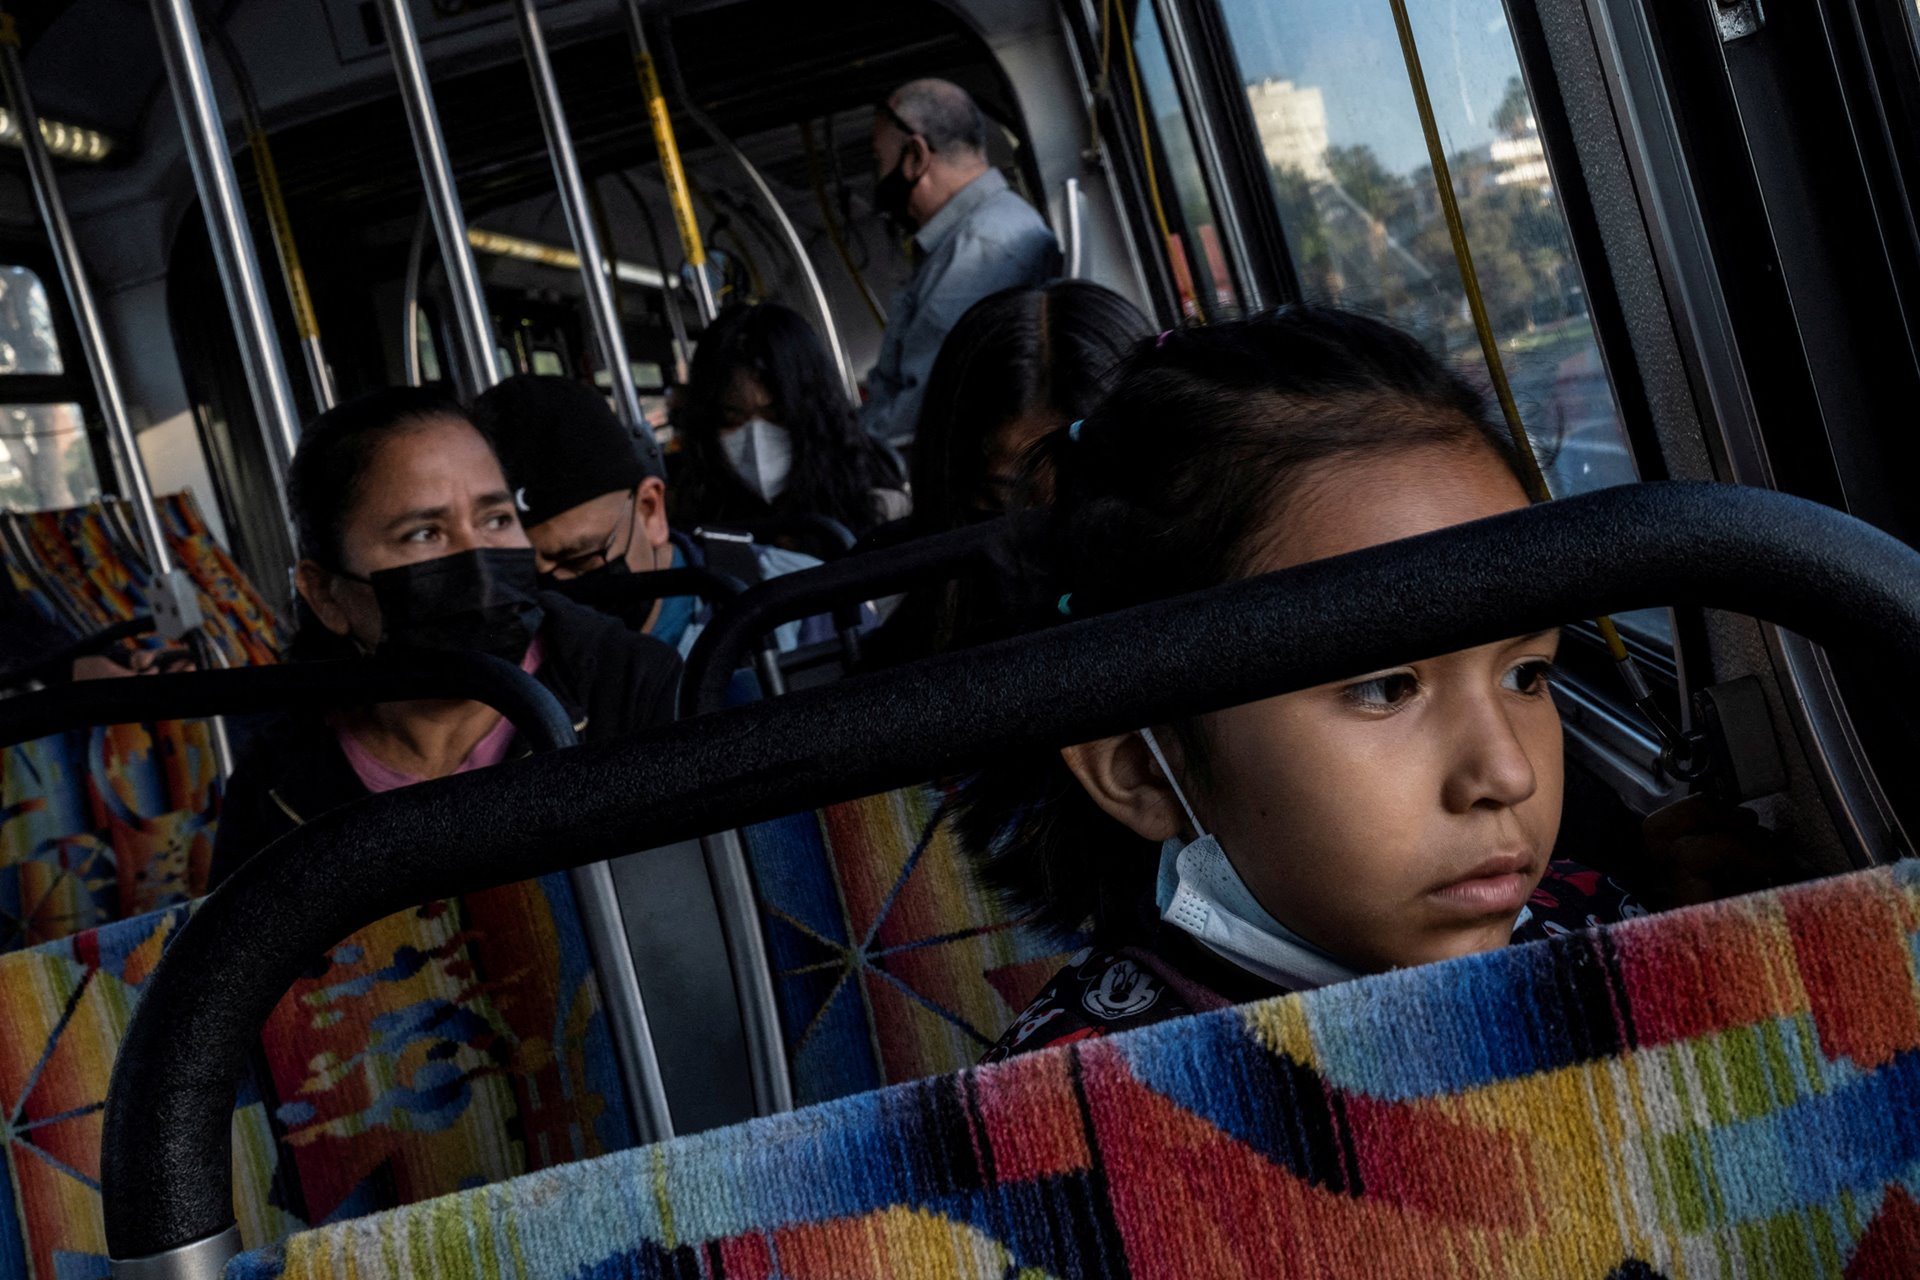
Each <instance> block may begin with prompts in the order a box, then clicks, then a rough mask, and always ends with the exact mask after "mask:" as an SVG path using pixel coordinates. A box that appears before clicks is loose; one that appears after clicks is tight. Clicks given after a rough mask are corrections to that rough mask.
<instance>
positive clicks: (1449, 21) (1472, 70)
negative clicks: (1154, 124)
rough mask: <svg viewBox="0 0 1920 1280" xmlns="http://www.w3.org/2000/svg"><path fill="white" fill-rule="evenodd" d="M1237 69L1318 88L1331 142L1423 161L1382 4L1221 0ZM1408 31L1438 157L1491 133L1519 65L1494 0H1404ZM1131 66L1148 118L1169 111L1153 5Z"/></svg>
mask: <svg viewBox="0 0 1920 1280" xmlns="http://www.w3.org/2000/svg"><path fill="white" fill-rule="evenodd" d="M1220 7H1221V10H1222V11H1223V12H1224V13H1225V15H1226V20H1227V28H1228V31H1229V33H1230V35H1231V36H1232V38H1233V43H1234V50H1235V53H1236V54H1237V55H1238V57H1239V59H1240V70H1241V72H1242V73H1243V74H1244V75H1245V76H1246V78H1247V79H1249V80H1263V79H1266V78H1267V77H1269V76H1272V77H1275V78H1278V79H1283V80H1291V81H1293V82H1294V83H1295V84H1296V85H1317V86H1319V88H1320V89H1321V92H1322V94H1323V95H1324V97H1325V100H1326V106H1327V134H1328V140H1329V141H1330V142H1331V143H1332V144H1333V145H1334V146H1354V145H1357V144H1361V143H1365V144H1367V145H1369V146H1371V147H1372V148H1373V149H1374V151H1375V153H1376V154H1378V155H1379V157H1380V159H1381V160H1382V161H1383V162H1384V163H1385V164H1386V166H1387V167H1388V168H1389V169H1393V170H1396V171H1398V172H1401V173H1410V172H1412V171H1413V170H1415V169H1417V168H1419V167H1421V166H1422V165H1425V164H1426V162H1427V149H1426V143H1425V142H1424V140H1423V139H1422V138H1421V135H1420V120H1419V117H1418V116H1417V115H1416V114H1415V113H1414V107H1413V94H1412V92H1411V91H1410V90H1409V89H1408V88H1407V73H1406V64H1405V63H1404V62H1403V61H1402V60H1401V56H1400V41H1399V38H1398V37H1397V36H1396V35H1395V33H1394V26H1393V10H1392V8H1391V6H1390V5H1388V3H1387V0H1220ZM1408 9H1409V11H1410V13H1411V15H1412V18H1413V34H1414V39H1415V40H1416V42H1417V43H1418V44H1419V46H1420V59H1421V64H1422V66H1423V67H1424V69H1425V71H1426V76H1427V86H1428V89H1429V91H1430V92H1431V93H1432V95H1433V109H1434V115H1435V117H1436V118H1437V119H1438V120H1439V122H1440V130H1441V134H1442V135H1443V137H1444V138H1445V139H1446V143H1447V151H1448V153H1449V154H1451V153H1453V152H1455V151H1459V150H1462V149H1464V148H1469V147H1475V146H1479V145H1482V144H1484V143H1486V142H1487V141H1489V140H1490V139H1491V138H1492V137H1493V128H1492V124H1491V121H1492V118H1493V111H1494V108H1495V107H1496V106H1498V105H1499V103H1500V99H1501V96H1502V95H1503V94H1504V93H1505V92H1506V87H1507V82H1508V80H1509V79H1511V78H1512V77H1513V76H1516V75H1518V74H1519V73H1520V63H1519V59H1518V58H1517V57H1516V56H1515V54H1514V51H1513V39H1512V37H1511V36H1510V35H1508V33H1507V22H1506V14H1505V11H1504V9H1503V7H1502V5H1501V0H1409V2H1408ZM1137 12H1138V13H1139V18H1138V19H1137V21H1139V22H1140V24H1141V26H1142V28H1143V29H1142V30H1141V31H1140V32H1138V33H1136V34H1137V35H1138V36H1139V39H1140V46H1141V58H1142V61H1141V73H1142V76H1143V77H1144V79H1145V82H1146V85H1147V90H1148V93H1149V94H1150V95H1151V96H1152V99H1153V105H1154V110H1155V112H1156V114H1165V113H1167V112H1170V111H1172V110H1174V109H1175V108H1176V105H1177V103H1178V98H1177V97H1176V96H1175V94H1174V90H1173V84H1172V79H1171V72H1170V71H1168V69H1167V66H1166V62H1165V56H1164V53H1162V52H1161V50H1160V42H1159V37H1158V32H1157V31H1153V30H1149V29H1147V28H1148V22H1149V19H1150V15H1151V12H1152V8H1151V6H1149V5H1142V6H1140V8H1139V10H1138V11H1137Z"/></svg>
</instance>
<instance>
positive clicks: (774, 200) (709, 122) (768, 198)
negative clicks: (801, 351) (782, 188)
mask: <svg viewBox="0 0 1920 1280" xmlns="http://www.w3.org/2000/svg"><path fill="white" fill-rule="evenodd" d="M637 3H638V0H628V5H629V7H630V8H631V7H634V6H636V5H637ZM667 67H668V71H669V73H670V75H671V76H672V79H673V82H674V90H675V92H676V93H678V94H679V97H680V105H681V106H682V107H683V108H684V109H685V110H686V113H687V115H688V116H689V117H691V118H692V120H693V122H694V123H695V124H697V125H699V126H700V129H701V131H702V132H704V133H705V134H706V135H707V137H708V138H710V139H711V140H712V141H713V144H714V145H715V146H717V147H719V148H720V149H721V150H722V151H724V152H726V153H727V156H728V158H729V159H731V160H732V161H733V163H734V164H735V165H736V166H737V167H738V168H739V170H740V172H741V173H742V174H743V175H744V176H745V177H746V179H747V182H748V184H749V185H751V186H752V187H753V190H754V193H755V194H756V195H758V196H759V197H760V203H762V204H764V205H765V206H766V207H767V212H768V213H769V214H771V215H773V222H774V225H775V226H777V227H779V228H780V236H781V238H782V239H784V240H785V241H786V242H787V251H788V252H789V253H791V254H792V255H793V262H794V265H795V266H797V267H799V268H800V278H801V279H802V280H804V281H805V282H806V286H807V296H808V297H809V298H811V299H812V300H813V310H814V314H815V315H817V316H818V317H819V319H820V337H821V338H822V340H824V341H825V342H826V344H827V352H828V353H829V354H830V355H832V356H833V363H834V365H835V366H836V367H837V368H838V369H839V370H840V382H841V385H842V386H844V387H845V388H846V392H847V398H848V399H849V400H851V401H853V403H855V404H856V405H857V404H859V403H860V379H859V376H858V375H857V374H855V373H854V371H853V360H852V358H851V357H849V356H848V355H847V347H846V343H844V342H842V341H841V339H840V326H839V325H838V324H837V323H836V322H835V321H834V318H833V304H832V303H830V302H829V301H827V290H826V286H825V285H823V284H821V283H820V273H819V272H818V271H816V270H815V269H814V266H813V259H812V258H810V257H808V256H807V243H806V241H805V240H803V239H801V238H800V230H799V228H798V227H795V226H794V225H793V219H792V218H790V217H788V216H787V211H786V209H785V208H784V207H783V206H782V205H781V203H780V200H779V197H777V196H775V195H774V194H773V188H772V187H770V186H768V185H767V180H766V178H765V177H764V176H763V175H762V174H761V172H760V170H759V168H758V167H757V166H756V165H755V164H754V163H753V161H752V160H750V159H748V158H747V153H746V152H744V151H742V150H741V149H740V148H739V147H738V146H736V145H734V141H733V139H732V138H729V137H728V136H727V135H726V134H725V133H723V132H721V130H720V126H719V125H717V124H715V123H714V122H713V119H712V117H710V116H709V115H707V113H706V112H704V111H702V110H701V109H700V107H699V106H698V104H696V103H695V102H694V100H693V95H692V94H691V93H688V92H687V86H686V83H685V82H684V81H683V80H682V79H681V77H680V64H679V60H678V59H676V58H675V57H674V55H673V49H672V48H671V47H669V48H668V49H667Z"/></svg>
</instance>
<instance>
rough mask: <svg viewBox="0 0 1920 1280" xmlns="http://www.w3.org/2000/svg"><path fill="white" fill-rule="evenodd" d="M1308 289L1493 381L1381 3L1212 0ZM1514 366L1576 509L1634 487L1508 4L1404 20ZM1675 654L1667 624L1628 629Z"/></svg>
mask: <svg viewBox="0 0 1920 1280" xmlns="http://www.w3.org/2000/svg"><path fill="white" fill-rule="evenodd" d="M1220 3H1221V9H1222V11H1223V13H1224V14H1225V17H1226V21H1227V27H1228V31H1229V33H1230V35H1231V37H1232V39H1233V43H1234V50H1235V54H1236V56H1237V57H1238V59H1239V63H1240V69H1241V72H1242V74H1243V75H1244V76H1245V77H1246V81H1247V97H1248V102H1249V105H1250V106H1251V107H1252V109H1253V115H1254V121H1255V126H1256V128H1257V129H1258V131H1259V135H1260V141H1261V145H1262V148H1263V150H1264V151H1265V153H1266V158H1267V164H1268V171H1269V173H1270V175H1271V178H1272V187H1273V197H1274V200H1275V202H1276V204H1277V206H1278V208H1279V212H1280V216H1281V220H1282V222H1283V223H1284V225H1285V228H1286V234H1287V242H1288V247H1289V249H1290V250H1291V252H1292V255H1293V259H1294V266H1295V270H1296V271H1297V272H1298V274H1299V277H1300V283H1301V288H1302V290H1303V292H1304V293H1305V294H1306V296H1307V297H1309V298H1318V299H1325V300H1329V301H1337V302H1340V303H1342V304H1344V305H1347V306H1353V307H1359V308H1362V309H1365V310H1368V311H1371V312H1373V313H1375V314H1378V315H1381V316H1384V317H1386V318H1388V319H1390V320H1392V321H1393V322H1394V323H1396V324H1398V325H1400V326H1401V327H1402V328H1405V329H1407V330H1409V331H1411V332H1413V333H1415V334H1417V335H1418V336H1419V337H1420V338H1421V339H1422V340H1423V341H1425V342H1427V343H1428V344H1429V345H1430V346H1432V347H1433V348H1434V349H1435V350H1437V351H1441V352H1443V353H1446V354H1447V355H1449V356H1450V357H1452V358H1453V359H1455V360H1457V361H1458V362H1459V363H1460V364H1461V365H1462V366H1464V367H1465V368H1466V369H1467V370H1468V371H1469V372H1470V373H1471V374H1472V376H1473V377H1474V378H1475V379H1476V380H1477V381H1478V382H1480V383H1481V385H1483V386H1488V385H1490V379H1489V377H1488V374H1487V368H1486V361H1485V358H1484V356H1483V355H1482V353H1481V351H1480V347H1479V343H1478V340H1477V339H1476V337H1475V334H1474V330H1473V321H1472V316H1471V313H1470V312H1469V310H1468V307H1467V300H1466V292H1465V289H1464V287H1463V286H1462V284H1461V280H1460V272H1459V268H1458V266H1457V264H1456V263H1455V261H1454V255H1453V248H1452V243H1451V241H1450V239H1449V237H1448V234H1447V226H1446V220H1445V218H1444V217H1443V215H1442V213H1441V208H1440V201H1439V198H1438V195H1437V192H1436V187H1435V184H1434V177H1433V167H1432V165H1431V163H1430V162H1429V158H1428V154H1427V147H1426V142H1425V138H1424V136H1423V134H1422V132H1421V128H1420V118H1419V115H1418V113H1417V111H1416V110H1415V107H1414V100H1413V93H1412V90H1411V89H1410V88H1409V87H1408V82H1407V73H1406V65H1405V63H1404V61H1403V60H1402V57H1401V53H1400V44H1399V40H1398V38H1397V36H1396V35H1395V32H1394V25H1393V15H1392V11H1391V9H1390V8H1389V7H1388V6H1387V5H1385V4H1376V5H1354V4H1349V3H1347V2H1346V0H1220ZM1411 9H1412V16H1413V28H1414V36H1415V39H1416V40H1417V42H1418V43H1419V46H1420V51H1421V60H1422V64H1423V67H1424V69H1425V72H1426V77H1427V83H1428V90H1429V92H1430V93H1431V95H1432V98H1433V108H1434V113H1435V116H1436V117H1437V119H1438V122H1439V126H1440V133H1441V137H1442V141H1443V144H1444V147H1445V151H1446V155H1447V161H1448V167H1449V168H1450V169H1451V171H1452V178H1453V188H1454V193H1455V196H1456V197H1457V199H1458V200H1459V203H1460V211H1461V220H1462V222H1463V223H1464V224H1465V227H1466V232H1467V240H1468V244H1469V247H1470V248H1471V250H1472V253H1473V260H1474V265H1475V267H1476V269H1477V271H1478V275H1479V279H1480V286H1481V292H1482V294H1483V296H1484V298H1485V301H1486V305H1487V309H1488V313H1489V317H1490V319H1491V321H1492V324H1493V329H1494V334H1495V338H1496V340H1497V342H1498V344H1499V347H1500V351H1501V355H1502V363H1503V364H1504V366H1505V368H1506V371H1507V376H1508V378H1509V380H1510V381H1511V382H1512V384H1513V390H1514V396H1515V399H1516V400H1517V402H1518V404H1519V407H1520V412H1521V416H1522V418H1523V419H1524V420H1525V422H1526V424H1527V427H1528V429H1529V430H1530V431H1531V432H1532V434H1533V436H1534V439H1535V441H1536V443H1537V445H1538V446H1539V449H1540V452H1541V454H1542V459H1543V462H1544V463H1545V466H1546V473H1547V483H1548V485H1549V486H1550V487H1551V488H1552V490H1553V492H1554V494H1555V496H1558V497H1566V496H1569V495H1572V494H1576V493H1584V492H1587V491H1589V490H1592V489H1598V488H1602V487H1604V486H1607V485H1612V484H1624V483H1630V482H1632V481H1634V480H1636V479H1637V478H1638V476H1637V474H1636V472H1635V470H1634V464H1633V457H1632V454H1631V453H1630V452H1629V451H1628V448H1627V443H1626V435H1625V432H1624V431H1623V429H1622V427H1621V425H1620V416H1619V411H1618V409H1617V406H1616V405H1615V402H1614V398H1613V390H1612V387H1611V385H1610V384H1609V382H1608V380H1607V376H1606V370H1605V367H1604V366H1603V364H1602V363H1601V359H1600V350H1599V347H1598V345H1597V343H1596V341H1595V338H1594V332H1593V322H1592V318H1591V316H1590V315H1589V313H1588V309H1587V296H1586V291H1585V289H1584V288H1583V286H1582V283H1581V277H1580V272H1579V269H1578V267H1577V265H1576V264H1575V262H1574V257H1573V250H1572V243H1571V238H1570V236H1569V234H1568V231H1567V225H1566V220H1565V217H1564V215H1563V213H1562V211H1561V208H1560V204H1559V200H1558V196H1557V193H1556V191H1555V189H1554V185H1553V178H1552V175H1551V173H1550V172H1549V171H1548V168H1547V159H1546V150H1545V147H1544V145H1543V143H1542V140H1541V136H1540V129H1539V123H1538V121H1537V119H1536V118H1535V116H1534V109H1533V104H1532V102H1531V100H1530V99H1529V98H1528V95H1527V91H1526V87H1525V85H1524V83H1523V82H1522V80H1521V75H1520V64H1519V58H1518V56H1517V55H1516V54H1515V52H1514V47H1513V41H1512V38H1511V36H1510V35H1509V33H1508V31H1507V25H1506V15H1505V10H1504V8H1503V6H1502V4H1501V0H1436V2H1434V3H1420V4H1416V5H1413V6H1411ZM1621 621H1622V625H1623V626H1626V627H1629V628H1630V629H1632V630H1633V631H1635V632H1636V633H1638V634H1640V635H1641V636H1642V638H1644V639H1648V640H1650V641H1653V642H1655V643H1659V644H1662V645H1665V644H1668V643H1670V637H1669V634H1668V627H1667V622H1666V615H1665V613H1664V612H1657V613H1652V614H1649V615H1645V616H1642V615H1634V616H1633V617H1631V618H1623V619H1622V620H1621Z"/></svg>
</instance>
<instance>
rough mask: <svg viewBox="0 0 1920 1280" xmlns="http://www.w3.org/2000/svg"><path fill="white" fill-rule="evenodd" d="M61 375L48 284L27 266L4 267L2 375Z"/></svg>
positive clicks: (0, 279) (0, 269)
mask: <svg viewBox="0 0 1920 1280" xmlns="http://www.w3.org/2000/svg"><path fill="white" fill-rule="evenodd" d="M61 372H63V369H62V366H61V361H60V340H59V338H58V337H56V336H55V335H54V332H53V308H52V306H51V305H50V304H49V302H48V299H47V287H46V285H45V284H43V283H41V280H40V277H39V276H38V275H37V274H35V273H34V272H33V271H32V270H30V269H29V268H27V267H15V266H7V265H4V264H0V375H5V374H9V373H40V374H58V373H61Z"/></svg>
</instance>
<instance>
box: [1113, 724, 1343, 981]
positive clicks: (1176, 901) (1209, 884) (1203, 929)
mask: <svg viewBox="0 0 1920 1280" xmlns="http://www.w3.org/2000/svg"><path fill="white" fill-rule="evenodd" d="M1140 737H1141V738H1142V739H1143V740H1144V741H1145V742H1146V744H1147V750H1149V751H1151V752H1152V753H1153V759H1154V762H1155V763H1156V764H1158V765H1159V766H1160V772H1161V774H1162V775H1164V776H1165V778H1166V780H1167V785H1168V786H1170V787H1172V788H1173V794H1174V798H1175V799H1177V800H1179V801H1180V807H1181V809H1183V810H1185V812H1186V815H1187V821H1189V822H1191V823H1192V824H1193V829H1194V832H1195V834H1196V837H1197V838H1196V839H1194V840H1192V841H1190V842H1186V843H1183V842H1182V841H1181V840H1180V839H1179V838H1178V837H1175V838H1174V839H1172V840H1168V841H1166V842H1164V843H1163V844H1161V846H1160V876H1159V881H1158V883H1157V884H1156V886H1155V892H1154V902H1155V905H1157V906H1158V907H1159V909H1160V918H1161V919H1162V920H1165V921H1166V922H1167V923H1168V924H1170V925H1172V926H1174V927H1175V928H1176V929H1179V930H1181V931H1182V932H1184V933H1187V934H1191V935H1192V936H1193V937H1194V938H1196V939H1198V940H1199V941H1200V943H1201V944H1202V945H1203V946H1205V947H1206V948H1207V949H1208V950H1209V951H1212V952H1214V953H1215V954H1217V955H1219V956H1221V957H1222V958H1223V959H1226V960H1230V961H1232V962H1233V963H1234V964H1236V965H1238V966H1239V967H1240V968H1242V969H1245V970H1246V971H1247V972H1248V973H1251V974H1253V975H1255V976H1256V977H1260V978H1265V979H1266V980H1267V981H1268V982H1271V983H1273V984H1274V985H1276V986H1278V987H1282V988H1284V989H1285V990H1288V991H1310V990H1312V989H1313V988H1315V987H1325V986H1331V985H1332V984H1334V983H1336V982H1345V981H1347V980H1348V979H1350V978H1357V977H1359V976H1360V975H1359V974H1358V973H1356V972H1355V971H1354V970H1352V969H1349V968H1347V967H1346V966H1345V965H1343V964H1341V963H1340V962H1339V961H1338V960H1335V959H1334V958H1333V957H1332V956H1330V955H1328V954H1327V953H1326V952H1324V951H1322V950H1321V949H1320V948H1318V947H1316V946H1314V945H1313V944H1312V943H1311V942H1308V941H1307V940H1306V939H1305V938H1302V937H1301V936H1300V935H1299V934H1297V933H1295V932H1293V931H1292V930H1291V929H1289V928H1287V927H1286V926H1285V925H1283V924H1281V923H1280V922H1279V921H1278V920H1275V919H1274V918H1273V916H1272V915H1271V914H1269V913H1268V912H1267V910H1266V908H1264V907H1262V906H1261V905H1260V903H1259V901H1258V900H1257V899H1255V898H1254V896H1253V892H1252V890H1250V889H1248V888H1247V886H1246V882H1245V881H1243V880H1242V879H1241V878H1240V873H1239V872H1238V871H1236V870H1235V869H1234V866H1233V863H1232V862H1230V861H1228V859H1227V853H1226V850H1224V849H1222V848H1221V847H1220V841H1219V840H1217V839H1215V838H1214V837H1213V836H1211V835H1209V834H1207V829H1206V827H1205V826H1203V825H1201V822H1200V816H1199V815H1198V814H1196V813H1195V812H1194V811H1193V806H1192V805H1191V804H1188V803H1187V796H1186V793H1185V792H1184V791H1182V790H1181V789H1180V783H1179V781H1178V779H1176V778H1175V777H1174V776H1173V770H1172V769H1170V768H1168V767H1167V757H1166V755H1165V754H1164V753H1163V752H1162V751H1161V750H1160V743H1159V742H1158V741H1157V740H1155V738H1154V736H1153V730H1151V729H1142V730H1141V731H1140Z"/></svg>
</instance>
